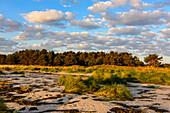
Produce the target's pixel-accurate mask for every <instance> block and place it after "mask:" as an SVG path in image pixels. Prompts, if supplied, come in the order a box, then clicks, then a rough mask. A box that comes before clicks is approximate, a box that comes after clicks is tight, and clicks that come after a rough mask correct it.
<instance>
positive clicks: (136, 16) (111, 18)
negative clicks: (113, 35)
mask: <svg viewBox="0 0 170 113" xmlns="http://www.w3.org/2000/svg"><path fill="white" fill-rule="evenodd" d="M165 15H167V12H165V11H161V10H155V11H153V12H151V11H137V10H134V9H131V10H130V11H128V12H123V13H121V12H117V13H116V14H111V13H102V15H101V17H102V20H103V21H107V22H109V24H110V25H112V26H114V25H129V26H135V25H137V26H142V25H151V24H157V25H159V24H165V23H166V22H167V21H166V19H165Z"/></svg>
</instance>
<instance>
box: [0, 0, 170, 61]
mask: <svg viewBox="0 0 170 113" xmlns="http://www.w3.org/2000/svg"><path fill="white" fill-rule="evenodd" d="M169 6H170V1H169V0H0V53H1V54H9V53H13V52H15V51H20V50H23V49H44V48H45V49H47V50H53V51H55V52H64V51H70V50H71V51H75V52H77V51H105V52H110V51H117V52H129V53H132V54H133V55H137V56H138V57H140V58H141V60H142V59H143V57H145V56H147V55H148V54H152V53H156V54H158V55H160V56H163V57H164V61H163V62H167V63H170V7H169Z"/></svg>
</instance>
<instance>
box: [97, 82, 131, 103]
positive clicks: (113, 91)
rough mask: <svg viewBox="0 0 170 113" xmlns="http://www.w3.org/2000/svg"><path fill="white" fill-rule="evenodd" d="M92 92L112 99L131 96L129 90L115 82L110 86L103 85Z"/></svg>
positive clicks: (124, 98) (129, 97)
mask: <svg viewBox="0 0 170 113" xmlns="http://www.w3.org/2000/svg"><path fill="white" fill-rule="evenodd" d="M94 94H96V95H100V96H105V97H107V98H111V99H113V100H131V98H132V96H131V94H130V92H129V90H128V89H127V88H126V87H125V86H122V85H116V84H114V85H110V86H104V87H103V88H101V89H99V90H98V91H97V92H95V93H94Z"/></svg>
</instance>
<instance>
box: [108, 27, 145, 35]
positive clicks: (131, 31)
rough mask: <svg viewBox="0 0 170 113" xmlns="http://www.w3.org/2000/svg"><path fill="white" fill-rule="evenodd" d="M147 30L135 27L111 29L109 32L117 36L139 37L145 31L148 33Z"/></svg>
mask: <svg viewBox="0 0 170 113" xmlns="http://www.w3.org/2000/svg"><path fill="white" fill-rule="evenodd" d="M147 30H148V29H146V28H136V27H134V26H127V27H113V28H110V29H109V32H114V33H115V34H116V35H138V34H140V33H141V32H143V31H147Z"/></svg>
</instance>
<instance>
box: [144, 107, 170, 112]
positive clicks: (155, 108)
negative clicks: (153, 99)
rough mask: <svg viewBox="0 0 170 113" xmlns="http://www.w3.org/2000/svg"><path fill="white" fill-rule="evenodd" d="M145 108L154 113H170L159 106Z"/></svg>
mask: <svg viewBox="0 0 170 113" xmlns="http://www.w3.org/2000/svg"><path fill="white" fill-rule="evenodd" d="M146 107H148V108H149V109H152V110H154V111H156V112H170V111H169V110H168V109H166V108H162V107H161V106H154V105H147V106H146Z"/></svg>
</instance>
